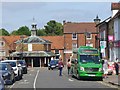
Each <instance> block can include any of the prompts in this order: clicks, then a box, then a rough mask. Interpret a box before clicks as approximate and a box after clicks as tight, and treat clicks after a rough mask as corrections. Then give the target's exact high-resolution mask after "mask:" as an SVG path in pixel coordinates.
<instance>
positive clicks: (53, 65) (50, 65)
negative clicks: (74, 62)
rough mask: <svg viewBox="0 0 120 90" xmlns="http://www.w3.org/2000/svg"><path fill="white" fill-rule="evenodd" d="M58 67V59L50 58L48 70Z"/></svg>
mask: <svg viewBox="0 0 120 90" xmlns="http://www.w3.org/2000/svg"><path fill="white" fill-rule="evenodd" d="M54 68H58V60H51V61H50V63H49V64H48V70H50V69H52V70H53V69H54Z"/></svg>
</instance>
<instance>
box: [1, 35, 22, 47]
mask: <svg viewBox="0 0 120 90" xmlns="http://www.w3.org/2000/svg"><path fill="white" fill-rule="evenodd" d="M1 38H4V40H5V42H6V43H7V44H8V46H9V47H10V48H11V49H14V48H15V46H14V42H15V41H17V40H19V39H20V36H1Z"/></svg>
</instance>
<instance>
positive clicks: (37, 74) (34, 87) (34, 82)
mask: <svg viewBox="0 0 120 90" xmlns="http://www.w3.org/2000/svg"><path fill="white" fill-rule="evenodd" d="M38 74H39V70H37V74H36V76H35V79H34V84H33V88H34V90H36V87H35V84H36V80H37V77H38Z"/></svg>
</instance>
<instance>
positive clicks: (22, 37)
mask: <svg viewBox="0 0 120 90" xmlns="http://www.w3.org/2000/svg"><path fill="white" fill-rule="evenodd" d="M20 38H21V45H22V47H21V55H20V56H21V59H23V39H24V36H23V35H21V36H20Z"/></svg>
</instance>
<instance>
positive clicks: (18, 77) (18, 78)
mask: <svg viewBox="0 0 120 90" xmlns="http://www.w3.org/2000/svg"><path fill="white" fill-rule="evenodd" d="M17 80H20V73H19V71H18V76H17Z"/></svg>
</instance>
